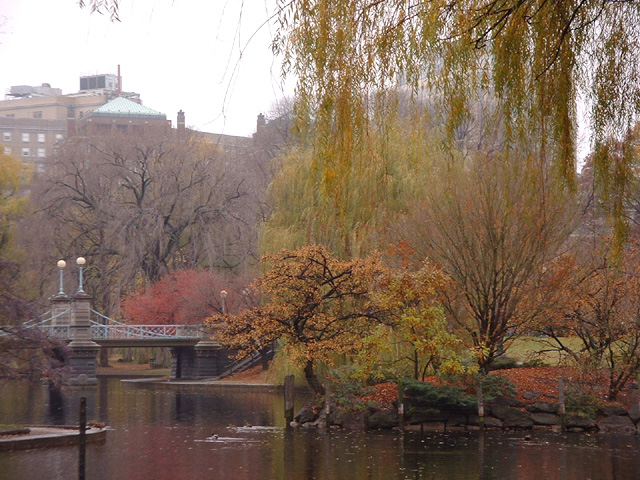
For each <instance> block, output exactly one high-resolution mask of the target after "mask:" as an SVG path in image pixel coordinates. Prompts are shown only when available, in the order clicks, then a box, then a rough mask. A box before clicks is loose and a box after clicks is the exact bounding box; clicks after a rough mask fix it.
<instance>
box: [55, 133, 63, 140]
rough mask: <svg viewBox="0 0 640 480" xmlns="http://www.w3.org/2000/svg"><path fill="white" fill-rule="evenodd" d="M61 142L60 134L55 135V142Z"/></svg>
mask: <svg viewBox="0 0 640 480" xmlns="http://www.w3.org/2000/svg"><path fill="white" fill-rule="evenodd" d="M61 141H62V134H61V133H56V142H61Z"/></svg>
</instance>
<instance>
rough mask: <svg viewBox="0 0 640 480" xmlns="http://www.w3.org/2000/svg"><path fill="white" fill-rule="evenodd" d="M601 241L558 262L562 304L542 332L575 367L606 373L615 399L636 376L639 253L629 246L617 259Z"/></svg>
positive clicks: (639, 320) (639, 338) (639, 347)
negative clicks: (561, 286) (562, 282)
mask: <svg viewBox="0 0 640 480" xmlns="http://www.w3.org/2000/svg"><path fill="white" fill-rule="evenodd" d="M600 243H601V244H600V245H593V244H587V245H582V247H583V248H582V249H581V250H579V251H578V252H577V253H576V254H575V255H571V256H569V255H567V257H568V258H565V259H563V261H562V262H557V265H556V268H557V269H562V270H565V271H566V272H568V273H565V274H564V275H565V276H566V281H565V284H564V286H563V288H562V292H563V296H564V301H563V302H561V303H559V304H558V306H557V308H556V309H555V311H552V312H551V313H552V314H551V315H549V317H548V319H547V320H548V323H547V324H546V328H544V330H543V331H544V333H546V334H547V335H548V336H549V343H550V344H551V345H552V346H553V347H555V348H556V349H558V350H559V351H561V352H564V353H565V354H568V355H569V357H570V358H571V359H572V360H573V361H574V362H575V363H576V364H577V365H579V366H581V367H583V368H586V369H587V370H588V371H592V372H593V371H595V372H602V371H604V372H606V375H607V377H608V378H607V380H608V391H607V397H608V399H609V400H615V399H616V397H617V395H618V394H619V393H620V391H621V390H622V388H624V386H625V385H626V384H627V383H628V382H629V381H631V380H632V379H634V378H635V376H636V375H637V374H638V372H640V276H639V274H638V271H639V268H640V250H639V249H638V245H636V244H632V245H628V246H627V247H626V249H625V250H624V251H623V252H622V254H621V255H622V256H620V257H619V256H618V254H617V253H613V252H614V251H615V252H617V248H616V247H615V243H614V241H613V240H612V239H611V238H608V239H605V240H603V241H601V242H600ZM568 338H570V339H577V340H578V342H577V343H576V342H575V341H571V340H569V341H567V339H568Z"/></svg>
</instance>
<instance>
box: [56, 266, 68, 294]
mask: <svg viewBox="0 0 640 480" xmlns="http://www.w3.org/2000/svg"><path fill="white" fill-rule="evenodd" d="M66 266H67V262H65V261H64V260H58V270H60V290H58V295H61V296H62V295H64V285H63V279H62V277H63V275H62V272H63V271H64V267H66Z"/></svg>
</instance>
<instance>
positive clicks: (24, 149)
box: [22, 148, 29, 157]
mask: <svg viewBox="0 0 640 480" xmlns="http://www.w3.org/2000/svg"><path fill="white" fill-rule="evenodd" d="M22 156H23V157H28V156H29V149H28V148H23V149H22Z"/></svg>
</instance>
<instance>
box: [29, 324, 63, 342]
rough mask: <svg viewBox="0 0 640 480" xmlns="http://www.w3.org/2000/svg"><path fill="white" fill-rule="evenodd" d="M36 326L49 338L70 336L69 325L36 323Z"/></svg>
mask: <svg viewBox="0 0 640 480" xmlns="http://www.w3.org/2000/svg"><path fill="white" fill-rule="evenodd" d="M32 328H36V329H38V330H40V331H41V332H42V333H44V334H45V335H46V336H47V337H50V338H61V339H64V340H66V339H69V338H71V325H37V326H34V327H32Z"/></svg>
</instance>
